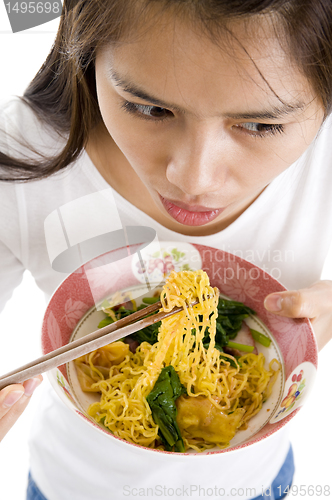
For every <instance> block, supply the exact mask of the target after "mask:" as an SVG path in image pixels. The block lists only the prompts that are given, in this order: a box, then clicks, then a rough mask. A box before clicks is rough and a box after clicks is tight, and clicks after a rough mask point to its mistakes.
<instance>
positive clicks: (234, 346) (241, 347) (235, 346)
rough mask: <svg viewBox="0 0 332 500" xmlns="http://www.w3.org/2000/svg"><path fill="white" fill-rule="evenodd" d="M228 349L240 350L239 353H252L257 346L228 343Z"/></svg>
mask: <svg viewBox="0 0 332 500" xmlns="http://www.w3.org/2000/svg"><path fill="white" fill-rule="evenodd" d="M227 345H228V347H231V348H232V349H238V350H239V351H244V352H252V351H253V350H254V349H255V346H253V345H246V344H238V343H237V342H232V341H230V342H228V344H227Z"/></svg>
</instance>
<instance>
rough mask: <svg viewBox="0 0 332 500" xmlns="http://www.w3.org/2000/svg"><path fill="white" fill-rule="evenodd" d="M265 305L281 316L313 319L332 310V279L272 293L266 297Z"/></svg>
mask: <svg viewBox="0 0 332 500" xmlns="http://www.w3.org/2000/svg"><path fill="white" fill-rule="evenodd" d="M264 306H265V308H266V309H267V310H268V311H270V312H273V313H275V314H278V315H280V316H286V317H288V318H310V319H313V318H315V317H316V316H319V315H320V314H322V313H325V312H327V311H330V312H332V281H318V282H317V283H314V284H313V285H311V286H310V287H308V288H302V289H300V290H292V291H287V292H278V293H272V294H270V295H268V296H267V297H266V298H265V301H264Z"/></svg>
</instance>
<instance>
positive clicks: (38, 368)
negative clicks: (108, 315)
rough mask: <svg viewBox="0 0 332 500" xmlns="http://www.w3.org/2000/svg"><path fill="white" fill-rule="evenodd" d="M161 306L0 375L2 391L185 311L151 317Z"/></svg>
mask: <svg viewBox="0 0 332 500" xmlns="http://www.w3.org/2000/svg"><path fill="white" fill-rule="evenodd" d="M197 303H198V300H196V301H195V302H193V303H192V304H191V306H194V305H196V304H197ZM161 307H162V305H161V302H160V301H159V302H156V303H155V304H152V305H150V306H148V307H145V308H144V309H141V310H140V311H136V312H134V313H133V314H130V315H129V316H126V317H125V318H122V319H119V320H118V321H115V322H114V323H112V324H111V325H107V326H105V327H104V328H100V329H98V330H96V331H94V332H92V333H89V334H88V335H86V336H85V337H83V338H81V339H77V340H75V341H74V342H71V343H70V344H67V345H65V346H63V347H60V348H59V349H55V350H54V351H52V352H50V353H48V354H46V355H45V356H41V357H40V358H38V359H35V360H34V361H31V362H30V363H28V364H26V365H23V366H21V367H20V368H17V369H16V370H13V371H11V372H9V373H7V374H6V375H3V376H2V377H1V378H0V390H1V389H3V388H4V387H7V385H10V384H20V383H22V382H24V381H25V380H28V379H29V378H33V377H36V376H37V375H40V374H41V373H44V372H46V371H48V370H52V369H53V368H56V367H57V366H61V365H63V364H65V363H68V362H69V361H72V360H73V359H76V358H79V357H80V356H84V355H85V354H88V353H89V352H92V351H95V350H96V349H99V347H104V346H105V345H107V344H110V343H111V342H115V341H116V340H119V339H122V338H123V337H127V335H130V334H132V333H134V332H137V331H138V330H142V328H145V327H146V326H150V325H153V324H154V323H158V322H159V321H161V320H163V319H165V318H168V317H169V316H172V315H173V314H176V313H178V312H180V311H182V310H183V308H182V307H174V309H172V310H171V311H169V312H164V311H161V312H159V313H157V314H153V316H149V315H150V314H152V313H155V312H156V311H158V310H159V309H161ZM146 316H149V317H146Z"/></svg>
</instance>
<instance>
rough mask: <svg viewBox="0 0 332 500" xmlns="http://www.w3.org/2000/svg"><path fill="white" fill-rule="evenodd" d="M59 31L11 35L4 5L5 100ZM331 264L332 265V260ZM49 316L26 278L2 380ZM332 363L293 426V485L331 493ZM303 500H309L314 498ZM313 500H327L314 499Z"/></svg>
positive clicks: (9, 449)
mask: <svg viewBox="0 0 332 500" xmlns="http://www.w3.org/2000/svg"><path fill="white" fill-rule="evenodd" d="M57 25H58V20H55V21H52V22H50V23H47V24H45V25H43V26H40V27H37V28H35V29H31V30H28V31H25V32H22V33H16V34H12V33H11V30H10V25H9V21H8V19H7V16H6V12H5V8H4V4H3V3H2V2H1V1H0V68H1V74H0V99H1V100H2V99H3V98H5V97H6V96H9V95H11V94H17V95H20V94H22V92H23V91H24V89H25V87H26V85H27V84H28V82H29V81H30V80H31V79H32V78H33V76H34V75H35V73H36V72H37V71H38V69H39V67H40V66H41V64H42V62H43V61H44V59H45V57H46V55H47V54H48V51H49V49H50V47H51V45H52V43H53V40H54V37H55V32H56V29H57ZM0 216H1V214H0ZM329 261H330V262H331V263H332V255H331V259H329ZM324 275H325V277H326V278H332V265H329V264H328V265H327V266H326V270H325V272H324ZM44 310H45V302H44V297H43V294H42V293H41V291H40V290H39V289H38V288H37V286H36V285H35V283H34V280H33V278H32V277H31V275H29V274H28V273H26V274H25V276H24V279H23V282H22V284H21V285H20V287H18V288H17V289H16V291H15V292H14V295H13V298H12V300H11V301H10V302H9V303H8V304H7V306H6V309H5V311H4V312H3V314H2V315H1V316H0V334H1V338H0V374H4V373H6V372H8V371H10V370H12V369H14V368H16V367H17V366H20V365H22V364H24V363H26V362H28V361H29V360H31V359H34V358H35V357H37V356H39V355H40V326H41V321H42V316H43V312H44ZM331 359H332V343H330V344H329V345H328V346H327V347H326V348H325V349H324V350H323V352H322V353H321V354H320V360H319V370H318V376H317V379H316V385H315V388H314V390H313V392H312V393H311V396H310V398H309V399H308V401H307V403H306V405H305V406H304V407H303V408H302V409H301V411H300V412H299V414H298V415H297V416H296V418H295V419H293V421H292V422H291V423H290V424H289V425H290V429H291V436H292V443H293V448H294V452H295V460H296V468H297V469H296V474H295V479H294V484H295V485H296V486H298V487H299V486H300V485H305V486H306V487H308V486H309V485H314V486H316V485H322V486H323V487H324V485H329V486H330V488H331V491H332V474H331V470H332V467H331V465H332V460H331V447H332V430H331V420H332V397H331V379H332V377H331V375H332V374H331V370H332V364H331ZM45 378H46V377H45ZM44 383H45V382H44ZM40 394H41V391H40V392H39V394H38V390H37V391H36V393H35V395H34V396H33V398H32V401H31V403H30V406H29V408H28V409H27V411H26V412H25V414H24V415H23V416H22V417H21V418H20V420H19V422H18V423H17V424H16V426H15V427H14V428H13V429H12V431H11V432H10V433H9V434H8V435H7V436H6V438H5V439H4V440H3V442H2V443H1V444H0V500H23V499H25V489H26V483H27V474H28V467H29V465H28V464H29V453H28V446H27V436H28V433H29V427H30V425H31V422H32V420H33V416H34V411H35V407H36V406H37V405H36V402H37V400H38V397H40ZM298 496H300V495H299V494H298ZM330 496H331V497H332V494H331V495H330ZM304 498H309V495H308V494H307V495H306V496H305V497H304ZM310 498H327V497H326V496H324V495H322V496H321V497H319V496H318V495H313V496H310ZM59 500H70V499H59Z"/></svg>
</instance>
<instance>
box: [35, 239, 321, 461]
mask: <svg viewBox="0 0 332 500" xmlns="http://www.w3.org/2000/svg"><path fill="white" fill-rule="evenodd" d="M113 253H114V252H113ZM111 257H112V258H111V259H109V255H108V254H105V255H104V256H101V257H99V258H97V259H94V260H93V261H91V262H89V263H88V264H87V265H84V266H82V267H81V268H79V269H78V270H77V271H76V272H74V273H72V274H71V275H70V276H68V278H66V279H65V280H64V281H63V282H62V284H61V285H60V286H59V287H58V289H57V290H56V291H55V293H54V294H53V296H52V298H51V300H50V302H49V305H48V307H47V310H46V313H45V317H44V320H43V325H42V348H43V353H44V354H46V353H48V352H50V351H52V350H53V349H57V348H58V347H61V346H63V345H66V344H68V342H70V341H72V340H74V339H76V338H79V337H82V336H84V335H86V334H88V333H90V332H91V331H94V330H96V329H97V326H98V323H99V321H100V320H101V319H103V318H104V317H105V315H104V313H103V311H102V310H101V308H100V304H101V302H102V301H103V300H104V299H105V298H107V299H109V298H114V297H115V298H116V300H117V302H118V303H120V302H121V301H122V302H123V301H124V299H125V297H126V296H127V294H128V292H130V294H131V297H134V298H136V300H137V301H138V303H139V302H140V300H141V299H142V297H144V296H149V295H150V296H152V295H153V293H154V292H155V291H156V289H159V290H160V289H161V286H162V283H163V281H164V280H165V277H166V276H167V274H168V273H169V272H171V271H172V270H173V269H174V270H176V271H180V270H184V269H192V270H196V269H203V270H204V271H206V272H207V274H208V275H209V277H210V282H211V285H212V286H216V287H218V288H219V290H220V292H221V294H222V295H223V296H225V297H228V298H230V299H233V300H237V301H240V302H243V303H245V304H246V305H247V306H249V307H251V308H252V309H254V310H255V311H256V313H257V315H253V316H251V317H249V318H248V319H247V320H246V322H247V323H248V325H249V327H251V328H254V329H255V330H259V331H261V332H262V333H264V334H265V335H267V336H268V337H270V338H271V344H270V347H268V348H266V347H263V346H260V345H259V344H257V343H256V346H257V347H258V350H259V351H260V352H263V354H264V356H265V358H266V366H267V364H268V363H269V361H270V360H272V359H273V358H276V359H277V360H278V361H279V362H280V363H281V365H282V369H281V371H280V373H279V376H278V379H277V381H276V383H275V385H274V387H273V391H272V394H271V396H270V397H269V398H268V400H267V401H266V402H265V403H264V404H263V407H262V409H261V411H260V412H259V413H258V414H257V415H255V416H254V417H253V418H252V419H251V420H250V421H249V425H248V428H247V429H246V430H242V431H238V432H237V433H236V435H235V437H234V438H233V439H232V441H231V443H230V445H229V447H228V448H225V449H219V448H217V447H216V448H213V449H212V450H211V449H210V450H207V451H205V452H203V453H204V454H206V455H211V454H215V453H227V452H232V451H235V450H238V449H240V448H243V447H246V446H252V445H254V444H255V443H258V442H259V441H261V440H262V439H266V438H267V437H269V436H270V435H271V434H273V433H275V432H277V431H278V430H279V429H281V428H282V427H283V426H284V425H285V424H287V422H289V421H290V420H291V419H292V418H293V417H294V416H295V415H296V413H297V412H298V411H299V409H300V407H301V406H302V405H303V404H304V402H305V400H306V398H307V395H308V394H309V391H310V388H311V387H312V386H313V383H314V378H315V374H316V369H317V359H318V353H317V344H316V340H315V336H314V333H313V330H312V328H311V324H310V321H309V320H307V319H296V320H293V319H289V318H283V317H280V316H276V315H274V314H272V313H269V312H268V311H267V310H266V309H265V308H264V304H263V303H264V299H265V297H266V296H267V295H268V294H269V293H272V292H278V291H283V290H285V288H284V287H283V286H282V285H281V284H280V283H279V282H278V281H277V280H275V279H274V278H273V277H272V276H270V275H269V274H267V273H266V272H265V271H264V270H262V269H260V268H259V267H256V266H254V265H253V264H251V263H250V262H248V261H246V260H243V259H241V258H240V257H237V256H235V255H233V254H230V253H227V252H224V251H222V250H217V249H215V248H211V247H207V246H202V245H196V244H188V243H176V242H167V243H161V244H160V246H159V247H158V248H157V249H152V250H151V249H150V250H147V251H145V253H144V255H143V256H142V255H141V254H140V253H139V252H138V253H135V252H131V255H129V256H128V257H127V258H125V259H120V260H118V261H117V260H116V258H114V255H111ZM49 378H50V380H51V383H52V385H53V387H54V389H55V391H56V392H57V394H58V395H59V396H60V398H61V399H62V401H63V402H64V403H65V404H66V405H67V406H68V407H69V408H70V409H71V410H72V411H73V412H74V413H75V414H76V415H77V416H78V418H81V419H83V420H84V421H85V422H86V424H87V425H89V426H93V427H94V429H95V430H96V432H101V433H103V434H104V436H105V439H118V440H120V441H122V443H123V445H124V446H137V445H134V444H132V443H128V442H126V441H124V440H122V439H119V438H117V437H115V436H114V435H113V434H111V433H110V432H108V431H107V430H105V428H104V427H101V426H99V425H98V424H97V423H96V422H94V421H93V420H92V419H91V417H89V416H88V415H87V413H86V410H87V408H88V406H89V405H90V404H91V403H92V402H94V401H96V400H98V395H97V394H91V393H84V392H83V391H82V390H81V388H80V385H79V383H78V379H77V376H76V371H75V367H74V363H73V362H71V363H68V364H67V365H66V366H60V367H58V368H57V369H55V370H52V371H50V372H49ZM141 448H142V450H144V452H146V453H169V452H165V451H160V450H153V449H151V448H145V447H141ZM195 454H196V455H197V453H195V452H193V451H189V452H188V453H187V455H195ZM199 455H202V454H201V453H200V454H199Z"/></svg>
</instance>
